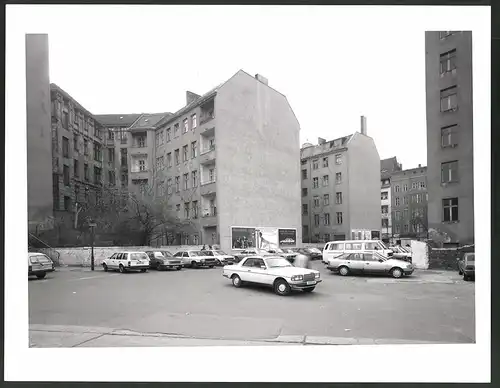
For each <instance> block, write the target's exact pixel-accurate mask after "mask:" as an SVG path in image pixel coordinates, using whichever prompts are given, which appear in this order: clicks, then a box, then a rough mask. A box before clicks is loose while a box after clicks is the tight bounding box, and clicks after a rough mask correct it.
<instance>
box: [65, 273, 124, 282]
mask: <svg viewBox="0 0 500 388" xmlns="http://www.w3.org/2000/svg"><path fill="white" fill-rule="evenodd" d="M118 275H119V274H118V273H115V274H111V275H104V276H87V277H84V278H78V279H69V281H77V280H87V279H99V278H109V277H111V276H118Z"/></svg>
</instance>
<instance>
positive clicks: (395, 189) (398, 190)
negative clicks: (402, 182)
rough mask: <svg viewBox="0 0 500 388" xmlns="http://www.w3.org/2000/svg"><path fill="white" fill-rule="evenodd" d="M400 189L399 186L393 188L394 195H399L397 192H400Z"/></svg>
mask: <svg viewBox="0 0 500 388" xmlns="http://www.w3.org/2000/svg"><path fill="white" fill-rule="evenodd" d="M400 189H401V188H400V187H399V185H396V186H394V191H395V192H396V193H399V192H400Z"/></svg>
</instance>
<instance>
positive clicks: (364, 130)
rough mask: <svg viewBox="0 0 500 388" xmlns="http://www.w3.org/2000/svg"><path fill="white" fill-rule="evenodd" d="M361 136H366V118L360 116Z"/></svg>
mask: <svg viewBox="0 0 500 388" xmlns="http://www.w3.org/2000/svg"><path fill="white" fill-rule="evenodd" d="M361 134H362V135H365V136H366V117H365V116H361Z"/></svg>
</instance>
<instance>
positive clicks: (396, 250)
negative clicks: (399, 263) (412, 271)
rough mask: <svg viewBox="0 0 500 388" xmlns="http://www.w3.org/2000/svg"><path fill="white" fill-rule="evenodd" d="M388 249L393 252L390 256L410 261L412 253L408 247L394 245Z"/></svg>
mask: <svg viewBox="0 0 500 388" xmlns="http://www.w3.org/2000/svg"><path fill="white" fill-rule="evenodd" d="M390 249H391V250H392V252H393V255H392V257H394V258H395V259H399V260H404V261H408V262H410V263H411V261H412V253H411V251H410V250H409V249H408V248H405V247H402V246H401V245H396V246H393V247H390Z"/></svg>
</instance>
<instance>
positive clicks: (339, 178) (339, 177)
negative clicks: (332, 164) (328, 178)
mask: <svg viewBox="0 0 500 388" xmlns="http://www.w3.org/2000/svg"><path fill="white" fill-rule="evenodd" d="M335 183H336V184H339V183H342V173H341V172H338V173H336V174H335Z"/></svg>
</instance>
